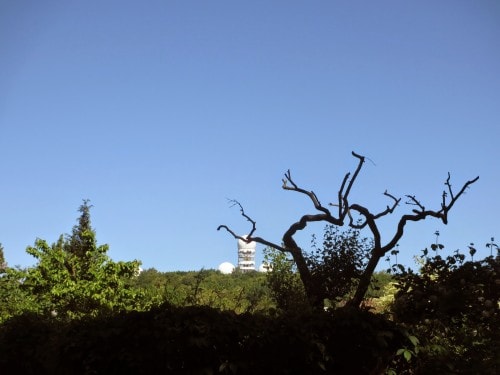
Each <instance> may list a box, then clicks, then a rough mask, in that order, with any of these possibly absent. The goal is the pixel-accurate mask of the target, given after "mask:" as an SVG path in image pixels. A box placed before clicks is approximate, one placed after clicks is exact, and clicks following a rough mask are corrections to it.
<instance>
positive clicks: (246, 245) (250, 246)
mask: <svg viewBox="0 0 500 375" xmlns="http://www.w3.org/2000/svg"><path fill="white" fill-rule="evenodd" d="M242 237H243V238H247V235H244V236H242ZM256 247H257V244H256V243H255V241H252V242H245V241H243V240H240V239H238V249H255V248H256Z"/></svg>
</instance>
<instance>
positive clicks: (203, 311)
mask: <svg viewBox="0 0 500 375" xmlns="http://www.w3.org/2000/svg"><path fill="white" fill-rule="evenodd" d="M405 340H406V337H405V335H404V334H403V332H402V331H400V330H399V329H398V328H397V327H396V326H395V325H394V324H392V323H391V322H389V321H386V320H385V319H383V318H382V317H381V316H377V315H374V314H371V313H369V312H366V311H359V310H347V309H339V310H337V311H336V312H334V313H333V314H332V313H327V312H324V313H314V314H308V315H304V314H302V315H295V316H290V315H288V316H286V315H283V316H280V317H274V318H271V317H268V316H264V315H258V314H241V315H237V314H235V313H233V312H228V311H219V310H215V309H211V308H208V307H194V306H193V307H185V308H177V307H171V306H163V307H161V308H158V309H154V310H152V311H149V312H129V313H122V314H119V315H117V316H115V317H105V318H104V317H103V318H93V319H90V318H85V319H81V320H73V321H70V322H60V321H59V322H58V321H55V320H51V319H49V318H41V317H39V316H37V315H25V316H18V317H15V318H12V319H10V320H9V321H7V322H6V323H4V324H3V325H2V326H0V368H1V369H2V370H5V371H6V372H4V373H14V372H15V373H17V374H31V373H33V374H35V373H36V374H114V373H120V374H125V373H127V374H128V373H136V374H153V373H173V374H218V373H224V374H271V373H272V374H306V373H307V374H324V373H335V374H365V373H366V374H368V373H379V372H380V371H382V370H383V369H384V368H385V367H386V365H387V363H388V362H390V360H391V358H392V357H393V355H394V353H395V352H396V350H397V348H400V347H402V346H403V345H404V344H405Z"/></svg>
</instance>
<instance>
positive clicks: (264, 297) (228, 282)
mask: <svg viewBox="0 0 500 375" xmlns="http://www.w3.org/2000/svg"><path fill="white" fill-rule="evenodd" d="M134 285H135V286H136V287H138V288H140V289H141V290H142V291H143V293H144V296H145V299H146V300H148V301H150V305H151V306H158V305H161V304H163V303H168V304H170V305H172V306H179V307H182V306H209V307H212V308H216V309H221V310H232V311H234V312H236V313H238V314H240V313H244V312H257V311H261V312H263V311H268V310H269V309H271V308H273V307H274V303H273V301H272V299H271V296H270V293H269V289H268V287H267V285H266V282H265V275H264V274H261V273H257V272H250V273H241V272H234V273H232V274H230V275H224V274H221V273H220V272H219V271H215V270H201V271H189V272H164V273H162V272H158V271H157V270H155V269H148V270H144V271H143V272H142V273H141V274H140V275H139V276H138V277H137V278H136V279H135V281H134Z"/></svg>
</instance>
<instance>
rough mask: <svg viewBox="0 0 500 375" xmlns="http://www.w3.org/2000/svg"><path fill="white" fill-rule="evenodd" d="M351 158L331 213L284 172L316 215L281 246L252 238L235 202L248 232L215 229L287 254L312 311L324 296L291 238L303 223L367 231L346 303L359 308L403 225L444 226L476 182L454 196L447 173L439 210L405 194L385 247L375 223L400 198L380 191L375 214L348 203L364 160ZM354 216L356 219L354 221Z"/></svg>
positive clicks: (289, 233)
mask: <svg viewBox="0 0 500 375" xmlns="http://www.w3.org/2000/svg"><path fill="white" fill-rule="evenodd" d="M352 155H353V156H354V157H355V158H356V159H358V165H357V167H356V169H355V171H354V173H353V174H352V176H351V173H347V174H346V175H345V176H344V179H343V180H342V183H341V185H340V189H339V190H338V194H337V201H336V202H335V203H330V204H329V206H330V207H334V208H335V212H332V211H331V209H329V208H327V207H325V206H323V205H322V204H321V203H320V201H319V199H318V197H317V196H316V194H315V193H314V192H313V191H308V190H305V189H303V188H301V187H300V186H298V185H297V184H296V183H295V181H294V180H293V179H292V175H291V173H290V170H288V171H287V172H286V173H285V176H284V178H283V189H285V190H290V191H295V192H298V193H301V194H304V195H306V196H307V197H309V199H310V200H311V202H312V203H313V205H314V207H315V209H316V210H317V211H318V213H315V214H307V215H303V216H302V217H301V218H300V219H299V220H298V221H296V222H294V223H292V224H291V225H290V227H289V228H288V230H287V231H286V232H285V233H284V235H283V238H282V245H278V244H276V243H273V242H270V241H267V240H265V239H263V238H261V237H258V236H254V233H255V231H256V222H255V221H254V220H253V219H252V218H251V217H250V216H248V215H247V214H246V213H245V211H244V209H243V206H242V205H241V204H240V203H239V202H238V201H234V200H233V201H232V202H233V203H234V204H235V205H236V206H238V207H239V208H240V211H241V215H242V216H243V217H244V218H246V219H247V220H248V221H249V222H250V223H251V225H252V228H251V230H250V232H249V233H248V234H247V235H246V236H245V237H243V236H241V235H238V234H236V233H235V232H234V231H233V230H231V229H230V228H229V227H228V226H227V225H220V226H219V227H218V228H217V230H220V229H225V230H226V231H228V232H229V233H230V234H231V235H232V236H233V237H234V238H236V239H240V240H243V241H247V242H250V241H255V242H257V243H260V244H262V245H265V246H270V247H272V248H275V249H277V250H279V251H282V252H284V253H289V254H291V256H292V258H293V260H294V261H295V263H296V265H297V270H298V272H299V274H300V278H301V280H302V283H303V284H304V287H305V290H306V294H307V297H308V300H309V303H310V304H311V306H312V307H314V308H322V307H323V300H324V298H325V296H324V295H323V293H322V292H321V289H319V290H318V288H315V287H314V282H313V280H312V277H311V270H310V269H309V267H308V265H307V262H306V258H305V255H304V252H303V250H302V249H301V248H300V247H299V245H298V244H297V243H296V241H295V239H294V235H295V234H296V233H297V232H298V231H301V230H303V229H304V228H305V227H306V226H307V224H309V223H313V222H326V223H329V224H332V225H336V226H339V227H342V226H344V225H347V226H349V227H351V228H354V229H359V230H360V229H364V228H368V229H369V231H370V232H371V235H372V237H373V248H372V250H371V252H370V258H369V260H368V263H367V265H366V268H365V269H364V271H363V273H362V275H361V277H360V279H359V283H358V285H357V288H356V291H355V293H354V296H353V297H352V299H351V300H350V301H349V303H348V305H350V306H353V307H360V306H361V303H362V301H363V298H364V296H365V294H366V292H367V290H368V287H369V285H370V281H371V278H372V275H373V273H374V271H375V268H376V266H377V264H378V262H379V260H380V259H381V258H382V257H383V256H384V255H385V254H386V253H388V252H390V251H391V250H393V249H394V248H395V247H396V246H397V244H398V241H399V240H400V239H401V237H402V236H403V234H404V229H405V226H406V224H407V223H408V222H410V221H420V220H424V219H426V218H427V217H434V218H436V219H440V220H441V221H442V222H443V223H444V224H447V223H448V212H449V211H450V210H451V208H452V207H453V205H454V204H455V202H456V201H457V200H458V198H460V196H461V195H462V194H463V193H464V192H465V190H466V189H467V188H468V187H469V186H470V185H472V184H473V183H474V182H476V181H477V180H478V179H479V176H478V177H476V178H474V179H472V180H470V181H467V182H466V183H465V184H464V185H463V186H462V188H461V189H460V191H459V192H458V193H457V194H455V193H454V192H453V190H452V186H451V182H450V179H451V176H450V174H449V173H448V178H447V179H446V181H445V185H446V189H445V190H444V191H443V193H442V202H441V208H440V209H438V210H429V209H426V208H425V207H424V205H423V204H422V203H421V202H420V201H419V200H418V199H417V198H416V196H415V195H407V196H406V198H407V201H406V204H409V205H411V206H414V208H413V209H412V213H411V214H405V215H403V216H402V217H401V218H400V219H399V222H398V225H397V228H396V233H395V234H394V235H393V236H392V238H391V239H390V240H389V241H388V242H387V243H385V244H383V243H382V240H381V234H380V231H379V228H378V225H377V220H378V219H380V218H382V217H384V216H386V215H389V214H392V213H393V212H394V210H395V209H396V207H397V206H398V205H399V203H400V202H401V198H396V197H395V196H393V195H392V194H390V193H388V192H387V190H386V191H385V192H384V195H385V196H386V197H388V198H389V200H390V202H391V203H390V204H389V205H387V207H386V209H385V210H383V211H380V212H377V213H373V212H371V211H370V210H369V209H368V208H366V207H364V206H362V205H359V204H356V203H351V202H350V196H349V195H350V193H351V190H352V187H353V185H354V183H355V182H356V178H357V177H358V175H359V173H360V171H361V168H362V167H363V164H364V162H365V159H366V158H365V157H364V156H361V155H359V154H357V153H355V152H352ZM354 216H357V218H356V220H355V219H354Z"/></svg>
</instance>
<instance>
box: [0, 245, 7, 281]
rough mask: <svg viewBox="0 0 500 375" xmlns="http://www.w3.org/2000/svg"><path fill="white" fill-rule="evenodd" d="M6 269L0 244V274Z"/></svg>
mask: <svg viewBox="0 0 500 375" xmlns="http://www.w3.org/2000/svg"><path fill="white" fill-rule="evenodd" d="M6 268H7V262H6V261H5V256H4V254H3V246H2V244H1V243H0V274H1V273H2V272H4V271H5V269H6Z"/></svg>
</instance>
